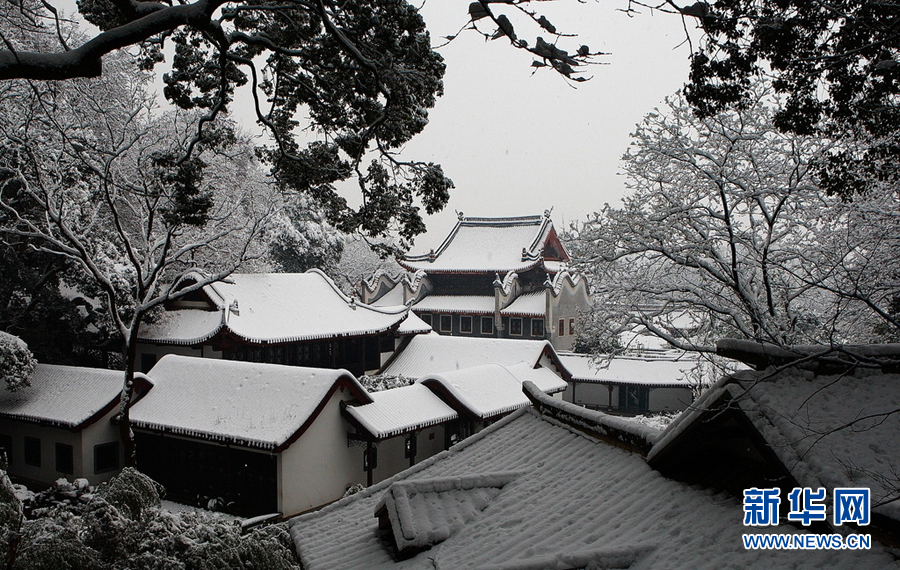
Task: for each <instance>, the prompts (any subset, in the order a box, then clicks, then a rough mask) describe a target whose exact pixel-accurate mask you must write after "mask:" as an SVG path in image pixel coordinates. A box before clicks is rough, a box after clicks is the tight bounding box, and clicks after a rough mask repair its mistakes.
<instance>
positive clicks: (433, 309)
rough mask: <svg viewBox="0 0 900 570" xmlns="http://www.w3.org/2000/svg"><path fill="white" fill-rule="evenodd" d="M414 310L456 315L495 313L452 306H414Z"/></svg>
mask: <svg viewBox="0 0 900 570" xmlns="http://www.w3.org/2000/svg"><path fill="white" fill-rule="evenodd" d="M412 310H413V312H414V313H419V312H422V313H451V314H454V315H478V316H486V315H493V314H494V311H487V310H478V309H474V310H473V309H455V308H450V307H447V308H439V307H413V308H412ZM429 330H434V329H433V328H432V329H429Z"/></svg>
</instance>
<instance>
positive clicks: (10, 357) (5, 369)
mask: <svg viewBox="0 0 900 570" xmlns="http://www.w3.org/2000/svg"><path fill="white" fill-rule="evenodd" d="M35 364H37V362H36V361H35V360H34V355H32V354H31V351H30V350H28V345H26V344H25V343H24V342H23V341H22V339H20V338H19V337H17V336H14V335H11V334H9V333H5V332H3V331H0V384H4V385H5V386H6V388H7V389H8V390H10V391H13V392H14V391H16V390H18V389H19V388H23V387H25V386H28V385H29V378H31V373H32V372H34V366H35Z"/></svg>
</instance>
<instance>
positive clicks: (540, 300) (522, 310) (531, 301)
mask: <svg viewBox="0 0 900 570" xmlns="http://www.w3.org/2000/svg"><path fill="white" fill-rule="evenodd" d="M500 313H501V314H503V315H512V316H522V317H543V316H544V315H545V314H546V313H547V294H546V293H545V292H544V291H537V292H535V293H526V294H524V295H519V296H518V297H516V300H515V301H513V302H512V303H510V304H509V305H508V306H507V307H506V308H504V309H500Z"/></svg>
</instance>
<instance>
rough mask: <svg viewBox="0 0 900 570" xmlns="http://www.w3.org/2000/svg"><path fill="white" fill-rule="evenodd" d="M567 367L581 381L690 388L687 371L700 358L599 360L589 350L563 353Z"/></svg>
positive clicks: (691, 368) (617, 358)
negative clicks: (580, 352) (587, 353)
mask: <svg viewBox="0 0 900 570" xmlns="http://www.w3.org/2000/svg"><path fill="white" fill-rule="evenodd" d="M559 359H560V360H562V363H563V365H564V366H565V367H566V370H568V371H569V372H571V373H572V379H573V380H575V381H578V382H592V383H597V384H635V385H639V386H652V387H656V388H664V387H672V388H689V387H690V381H689V379H688V377H687V374H688V373H690V371H691V370H693V369H694V368H695V367H696V366H697V364H698V361H697V360H693V359H687V358H686V359H681V360H662V359H657V358H637V357H636V358H628V357H616V358H611V359H609V360H608V361H605V362H603V364H602V365H600V364H598V363H596V362H595V361H593V360H592V358H591V357H590V356H588V355H585V354H573V353H565V352H561V353H559Z"/></svg>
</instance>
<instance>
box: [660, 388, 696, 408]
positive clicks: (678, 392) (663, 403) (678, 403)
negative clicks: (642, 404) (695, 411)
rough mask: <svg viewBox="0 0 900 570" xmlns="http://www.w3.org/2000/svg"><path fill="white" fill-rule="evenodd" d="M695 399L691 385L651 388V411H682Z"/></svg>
mask: <svg viewBox="0 0 900 570" xmlns="http://www.w3.org/2000/svg"><path fill="white" fill-rule="evenodd" d="M692 401H693V395H692V393H691V389H690V387H687V386H686V387H684V388H654V389H653V390H650V411H652V412H664V411H682V410H684V409H686V408H687V407H688V406H689V405H691V402H692Z"/></svg>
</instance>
